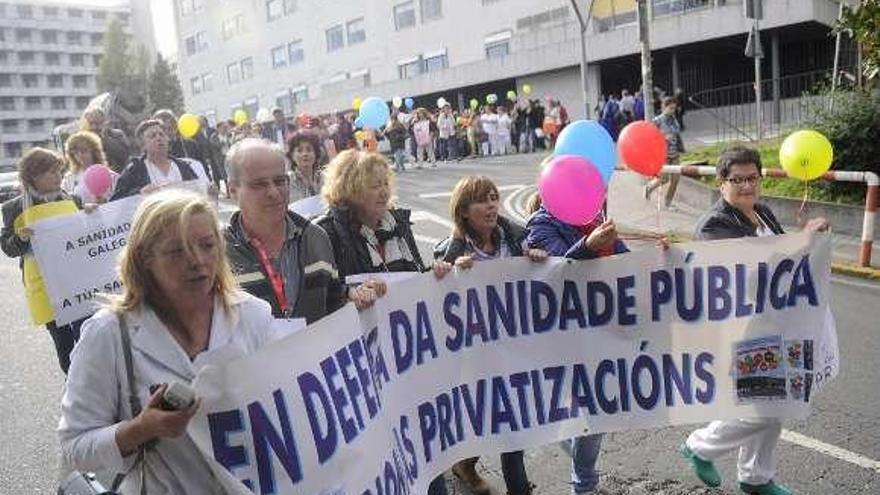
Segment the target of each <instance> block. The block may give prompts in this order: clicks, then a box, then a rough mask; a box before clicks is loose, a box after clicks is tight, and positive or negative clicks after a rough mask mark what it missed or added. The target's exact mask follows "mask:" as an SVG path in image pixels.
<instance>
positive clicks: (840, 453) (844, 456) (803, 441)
mask: <svg viewBox="0 0 880 495" xmlns="http://www.w3.org/2000/svg"><path fill="white" fill-rule="evenodd" d="M781 438H782V439H783V440H785V441H786V442H790V443H793V444H795V445H799V446H801V447H804V448H807V449H810V450H815V451H816V452H819V453H821V454H825V455H828V456H831V457H834V458H835V459H840V460H841V461H844V462H848V463H850V464H855V465H856V466H859V467H862V468H865V469H870V470H871V471H874V472H877V473H880V461H875V460H873V459H868V458H867V457H865V456H863V455H861V454H856V453H855V452H850V451H849V450H846V449H842V448H840V447H837V446H835V445H831V444H830V443H825V442H822V441H819V440H816V439H815V438H810V437H808V436H806V435H801V434H800V433H795V432H793V431H791V430H782V437H781Z"/></svg>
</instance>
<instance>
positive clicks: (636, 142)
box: [617, 120, 666, 177]
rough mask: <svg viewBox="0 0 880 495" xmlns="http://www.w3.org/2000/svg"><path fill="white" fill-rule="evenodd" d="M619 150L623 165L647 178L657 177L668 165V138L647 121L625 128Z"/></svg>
mask: <svg viewBox="0 0 880 495" xmlns="http://www.w3.org/2000/svg"><path fill="white" fill-rule="evenodd" d="M617 149H618V150H620V160H621V161H622V162H623V163H625V164H626V165H627V166H628V167H629V168H630V169H631V170H634V171H636V172H638V173H640V174H642V175H644V176H647V177H656V176H657V174H659V173H660V170H662V169H663V164H664V163H666V138H665V137H663V133H662V132H660V129H658V128H657V126H655V125H654V124H653V123H651V122H648V121H645V120H640V121H638V122H633V123H631V124H629V125H627V126H626V127H624V128H623V131H621V133H620V137H619V138H618V139H617Z"/></svg>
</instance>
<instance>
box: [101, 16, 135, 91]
mask: <svg viewBox="0 0 880 495" xmlns="http://www.w3.org/2000/svg"><path fill="white" fill-rule="evenodd" d="M103 51H104V53H103V55H102V56H101V63H100V65H99V66H98V76H97V83H98V91H100V92H102V93H103V92H105V91H120V90H122V89H124V88H125V87H126V86H127V83H128V80H129V68H130V66H129V60H130V57H129V52H128V36H127V35H126V34H125V32H124V31H123V30H122V24H121V23H120V22H119V19H116V18H115V17H114V18H112V19H111V20H110V22H109V23H108V24H107V32H106V34H105V35H104V50H103Z"/></svg>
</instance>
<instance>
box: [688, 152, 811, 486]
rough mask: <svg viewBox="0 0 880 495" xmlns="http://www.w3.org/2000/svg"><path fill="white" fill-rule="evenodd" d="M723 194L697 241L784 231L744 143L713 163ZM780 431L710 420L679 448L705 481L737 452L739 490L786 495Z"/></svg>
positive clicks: (760, 423)
mask: <svg viewBox="0 0 880 495" xmlns="http://www.w3.org/2000/svg"><path fill="white" fill-rule="evenodd" d="M716 175H717V177H718V188H719V190H720V191H721V198H719V199H718V201H717V202H716V203H715V205H714V206H712V208H711V209H710V210H709V211H708V212H706V213H705V214H704V215H703V217H702V218H700V220H699V222H697V230H696V233H695V234H694V238H695V239H697V240H717V239H733V238H738V237H766V236H771V235H779V234H783V233H785V232H784V231H783V229H782V225H781V224H780V223H779V221H778V220H776V217H775V216H774V215H773V212H772V211H770V208H768V207H767V206H766V205H764V204H762V203H759V200H760V199H761V155H759V154H758V152H757V151H756V150H753V149H751V148H746V147H744V146H734V147H732V148H728V149H727V150H725V151H724V152H723V153H721V156H720V157H719V158H718V164H717V165H716ZM827 229H828V222H827V221H826V220H825V219H824V218H814V219H812V220H810V221H808V222H807V223H806V225H805V226H804V230H807V231H811V232H821V231H825V230H827ZM781 433H782V422H781V421H780V420H779V419H778V418H759V419H734V420H727V421H713V422H711V423H709V424H708V425H707V426H706V427H704V428H700V429H698V430H695V431H694V432H692V433H691V434H690V436H689V437H688V438H687V441H686V442H685V443H684V444H683V445H682V446H681V447H680V452H681V454H682V455H683V456H684V457H685V458H687V459H688V461H689V462H690V464H691V467H692V468H693V470H694V472H695V474H696V475H697V477H698V478H700V480H701V481H702V482H703V483H705V484H706V485H708V486H719V485H720V484H721V475H720V474H718V470H717V469H715V465H714V463H713V460H715V459H717V458H719V457H721V456H722V455H724V454H726V453H728V452H732V451H735V450H738V451H739V458H738V460H737V478H738V481H739V486H740V489H741V490H742V491H743V492H745V493H754V494H758V495H790V494H791V491H789V490H788V488H786V487H784V486H782V485H777V484H775V483H774V482H773V477H774V475H775V474H776V452H775V450H776V443H777V442H778V441H779V435H780V434H781Z"/></svg>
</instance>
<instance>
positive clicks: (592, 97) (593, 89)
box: [569, 63, 602, 120]
mask: <svg viewBox="0 0 880 495" xmlns="http://www.w3.org/2000/svg"><path fill="white" fill-rule="evenodd" d="M601 94H602V66H600V65H599V64H598V63H590V64H587V103H589V105H590V112H592V111H593V109H594V108H595V107H596V104H597V103H598V102H599V96H600V95H601ZM569 113H571V112H569ZM577 113H578V117H577V118H579V119H584V118H586V116H585V115H581V114H582V113H583V110H579V111H578V112H577ZM592 117H593V118H594V119H596V120H599V116H598V115H592ZM572 120H574V119H573V118H572Z"/></svg>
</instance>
